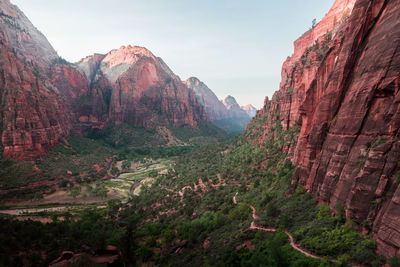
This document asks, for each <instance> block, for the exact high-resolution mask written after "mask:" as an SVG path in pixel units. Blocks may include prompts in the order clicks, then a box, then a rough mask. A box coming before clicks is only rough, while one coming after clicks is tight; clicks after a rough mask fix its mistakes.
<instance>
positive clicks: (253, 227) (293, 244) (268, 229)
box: [233, 193, 337, 262]
mask: <svg viewBox="0 0 400 267" xmlns="http://www.w3.org/2000/svg"><path fill="white" fill-rule="evenodd" d="M236 195H237V193H236ZM236 195H235V196H234V197H233V198H234V200H233V203H235V204H237V201H236ZM250 208H251V209H252V214H251V215H252V217H253V221H252V222H251V224H250V227H249V228H248V230H249V229H250V230H260V231H264V232H276V231H278V229H277V228H276V227H262V226H259V225H257V224H256V222H255V220H257V219H258V216H257V214H256V211H257V210H256V208H255V207H254V206H253V205H250ZM284 233H285V234H286V235H287V236H288V237H289V243H290V246H291V247H292V248H294V249H295V250H297V251H298V252H300V253H302V254H304V255H306V256H308V257H311V258H314V259H322V258H323V257H322V256H318V255H315V254H313V253H311V252H309V251H307V250H305V249H303V248H301V247H300V246H299V245H298V244H296V242H295V241H294V238H293V236H292V234H291V233H289V232H288V231H286V230H285V231H284ZM331 262H337V260H331Z"/></svg>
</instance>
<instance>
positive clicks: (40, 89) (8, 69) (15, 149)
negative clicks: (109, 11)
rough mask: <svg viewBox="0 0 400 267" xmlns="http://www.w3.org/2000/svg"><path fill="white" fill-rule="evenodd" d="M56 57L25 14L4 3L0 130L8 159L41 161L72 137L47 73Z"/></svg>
mask: <svg viewBox="0 0 400 267" xmlns="http://www.w3.org/2000/svg"><path fill="white" fill-rule="evenodd" d="M57 58H58V57H57V54H56V52H55V51H54V49H53V48H52V47H51V45H50V44H49V43H48V42H47V40H46V38H45V37H44V36H43V35H42V34H41V33H40V32H39V31H37V30H36V28H35V27H34V26H33V25H32V24H31V23H30V22H29V20H28V19H27V18H26V17H25V15H24V14H23V13H22V12H21V11H20V10H19V9H18V8H17V7H16V6H13V5H11V4H10V2H9V1H8V0H1V1H0V103H1V104H0V126H1V127H0V130H1V145H2V147H3V149H4V151H3V155H4V156H5V157H7V158H21V159H27V158H32V157H36V156H38V155H41V154H44V153H45V150H46V148H47V147H49V146H50V145H53V144H55V143H57V142H58V141H59V140H60V139H63V138H65V137H67V136H68V135H69V131H70V129H71V127H72V126H71V122H70V117H69V112H68V111H67V110H66V108H65V102H64V100H63V99H62V97H61V95H60V93H59V91H58V89H57V88H56V87H54V86H53V85H52V84H51V82H50V81H49V79H48V77H47V76H46V74H45V73H46V71H47V70H48V66H49V65H50V64H51V61H52V60H54V59H57Z"/></svg>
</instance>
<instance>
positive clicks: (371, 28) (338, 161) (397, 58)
mask: <svg viewBox="0 0 400 267" xmlns="http://www.w3.org/2000/svg"><path fill="white" fill-rule="evenodd" d="M399 16H400V2H399V1H384V0H379V1H369V0H357V1H339V0H338V1H336V2H335V4H334V6H333V8H332V9H331V10H330V12H329V13H328V14H327V15H326V17H325V18H324V19H323V20H322V21H321V22H320V23H319V24H318V25H317V26H316V27H315V28H314V29H313V30H311V31H308V32H306V33H305V34H304V35H303V36H302V37H301V38H299V39H298V40H297V41H296V42H295V52H294V54H293V55H292V56H291V57H289V58H288V59H287V60H286V61H285V63H284V64H283V67H282V82H281V84H280V90H279V91H277V92H276V93H275V94H274V96H273V98H272V100H269V99H266V101H265V105H264V107H263V108H262V109H261V110H260V111H258V112H257V115H256V117H257V116H264V115H266V114H268V116H269V118H275V117H276V115H278V119H279V121H280V122H281V124H282V126H283V128H284V129H288V128H290V127H293V126H294V125H295V124H297V125H299V128H300V134H299V137H298V140H297V144H296V146H294V147H290V148H289V149H290V151H291V152H292V153H291V160H292V161H293V163H294V164H295V166H296V173H295V178H294V179H295V181H294V183H293V184H296V183H298V184H300V185H302V186H304V187H305V188H306V189H307V190H308V191H309V192H311V193H313V194H315V195H316V196H318V198H319V200H320V203H324V204H328V205H329V206H330V207H331V208H332V209H333V208H334V206H335V204H336V203H338V202H341V203H342V204H343V207H344V208H345V211H346V215H347V217H348V218H351V219H353V220H355V221H356V222H357V223H359V224H360V225H363V226H364V227H365V230H366V231H367V232H369V233H370V234H371V235H372V237H374V238H375V239H376V240H377V243H378V252H379V253H381V254H384V255H395V254H396V253H397V254H399V248H400V186H399V182H398V181H399V178H398V177H399V171H400V169H399V164H398V161H399V158H400V142H399V128H400V112H399V111H400V105H399V103H400V94H399V77H400V50H399V49H398V47H399V45H400V20H399V19H398V18H399ZM316 41H317V42H318V43H316ZM272 122H273V121H272V120H271V119H268V120H267V122H266V123H265V125H264V127H263V129H265V132H266V133H267V132H268V131H269V129H271V126H272ZM258 141H260V140H258ZM364 232H365V231H364Z"/></svg>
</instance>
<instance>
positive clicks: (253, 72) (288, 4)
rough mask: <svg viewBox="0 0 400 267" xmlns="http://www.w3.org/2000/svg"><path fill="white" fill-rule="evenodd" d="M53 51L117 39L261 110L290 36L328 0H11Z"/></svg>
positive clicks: (79, 51)
mask: <svg viewBox="0 0 400 267" xmlns="http://www.w3.org/2000/svg"><path fill="white" fill-rule="evenodd" d="M11 2H12V3H13V4H16V5H17V6H18V7H19V8H20V9H21V10H22V11H23V12H24V13H25V15H27V16H28V18H29V19H30V20H31V21H32V23H33V24H34V25H35V26H36V27H37V28H38V29H39V30H40V31H41V32H42V33H43V34H44V35H45V36H46V37H47V39H48V40H49V41H50V43H51V44H52V45H53V47H54V49H55V50H56V51H57V52H58V54H59V55H60V56H61V57H63V58H65V59H67V60H68V61H70V62H77V61H79V60H80V59H81V58H84V57H86V56H88V55H92V54H93V53H103V54H105V53H107V52H109V51H110V50H112V49H116V48H119V47H121V46H122V45H139V46H144V47H146V48H148V49H149V50H150V51H152V52H153V54H155V55H156V56H159V57H161V58H162V59H163V60H164V61H165V62H166V63H167V65H168V66H169V67H170V68H171V69H172V71H174V73H175V74H177V75H178V76H179V77H180V78H181V79H182V80H186V79H187V78H189V77H192V76H195V77H197V78H199V79H200V80H201V81H203V82H204V83H205V84H207V86H208V87H209V88H210V89H211V90H213V91H214V93H215V94H216V95H217V96H218V97H219V98H220V99H222V98H225V96H227V95H232V96H234V97H235V98H236V100H237V101H238V103H239V104H240V105H245V104H252V105H254V106H255V107H256V108H261V107H262V105H263V103H264V98H265V97H266V96H269V97H271V96H272V94H273V93H274V92H275V91H276V90H278V89H279V83H280V79H281V67H282V63H283V62H284V60H285V59H286V58H287V57H288V56H290V55H291V54H292V53H293V42H294V41H295V40H296V39H297V38H299V37H300V36H301V35H302V34H303V33H304V32H305V31H307V30H308V29H309V28H310V27H311V24H312V20H313V19H314V18H316V19H317V20H318V21H319V20H321V19H322V18H323V16H324V15H325V14H326V13H327V12H328V11H329V8H330V7H331V6H332V5H333V3H334V0H280V1H271V0H247V1H244V0H11Z"/></svg>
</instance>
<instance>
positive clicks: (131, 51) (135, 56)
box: [103, 45, 157, 68]
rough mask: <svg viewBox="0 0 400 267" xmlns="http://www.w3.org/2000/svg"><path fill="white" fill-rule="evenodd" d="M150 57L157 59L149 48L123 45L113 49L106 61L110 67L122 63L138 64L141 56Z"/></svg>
mask: <svg viewBox="0 0 400 267" xmlns="http://www.w3.org/2000/svg"><path fill="white" fill-rule="evenodd" d="M143 57H148V58H152V59H153V60H155V61H156V60H157V59H156V57H155V56H154V55H153V53H151V52H150V51H149V50H148V49H147V48H145V47H141V46H131V45H128V46H121V47H120V48H119V49H114V50H111V51H110V52H109V53H108V54H107V55H106V56H105V58H104V60H103V61H104V62H107V63H108V64H109V68H112V67H114V66H117V65H120V64H129V65H134V64H136V63H137V62H138V61H139V60H140V59H141V58H143Z"/></svg>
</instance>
